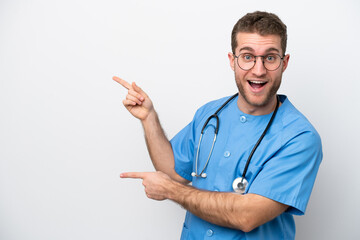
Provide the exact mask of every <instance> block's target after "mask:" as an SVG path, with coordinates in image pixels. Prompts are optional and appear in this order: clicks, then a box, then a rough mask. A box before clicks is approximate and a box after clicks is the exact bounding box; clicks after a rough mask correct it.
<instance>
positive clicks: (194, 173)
mask: <svg viewBox="0 0 360 240" xmlns="http://www.w3.org/2000/svg"><path fill="white" fill-rule="evenodd" d="M237 95H238V93H236V94H234V95H233V96H231V97H230V98H229V99H228V100H227V101H226V102H225V103H223V105H221V107H219V108H218V110H216V112H215V113H214V114H213V115H211V116H210V117H209V118H208V119H207V120H206V121H205V123H204V125H203V127H202V129H201V134H200V139H199V143H198V147H197V151H196V158H195V171H196V172H192V173H191V175H192V176H193V177H202V178H206V173H204V171H205V169H206V167H207V165H208V163H209V161H210V158H211V154H212V152H213V148H214V145H215V141H216V137H217V134H218V132H219V126H220V119H219V116H218V113H219V112H220V111H221V110H222V109H223V108H224V107H225V106H226V105H227V104H228V103H229V102H230V101H231V100H233V99H234V98H235V97H236V96H237ZM279 105H280V99H279V96H278V95H277V96H276V107H275V110H274V112H273V114H272V115H271V118H270V120H269V122H268V124H267V125H266V128H265V130H264V131H263V133H262V134H261V136H260V138H259V139H258V141H257V142H256V144H255V146H254V147H253V149H252V150H251V153H250V155H249V157H248V159H247V161H246V164H245V168H244V171H243V173H242V176H241V178H237V179H235V180H234V183H233V188H234V191H236V192H239V193H244V192H245V188H246V186H247V184H248V182H247V180H246V178H245V176H246V173H247V170H248V168H249V164H250V161H251V158H252V157H253V155H254V153H255V151H256V149H257V148H258V146H259V145H260V143H261V141H262V140H263V138H264V136H265V135H266V132H267V131H268V130H269V128H270V126H271V124H272V122H273V120H274V118H275V116H276V113H277V111H278V109H279ZM212 118H215V120H216V127H215V135H214V139H213V143H212V146H211V150H210V153H209V156H208V158H207V160H206V163H205V165H204V168H203V169H202V171H201V172H200V174H197V172H198V158H199V151H200V145H201V141H202V136H203V134H204V130H205V128H206V126H207V124H208V123H209V121H210V120H211V119H212ZM238 179H240V181H239V182H237V180H238ZM235 182H237V184H235ZM234 184H235V185H236V186H235V187H236V188H237V189H235V187H234ZM239 184H240V185H241V186H242V187H241V188H239V187H237V186H238V185H239Z"/></svg>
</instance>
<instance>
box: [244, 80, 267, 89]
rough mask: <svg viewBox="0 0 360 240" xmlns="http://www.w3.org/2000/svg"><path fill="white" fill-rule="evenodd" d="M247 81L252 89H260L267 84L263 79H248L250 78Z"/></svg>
mask: <svg viewBox="0 0 360 240" xmlns="http://www.w3.org/2000/svg"><path fill="white" fill-rule="evenodd" d="M248 83H249V84H250V86H251V87H252V88H253V89H261V88H262V87H264V86H265V85H266V84H267V82H264V81H250V80H248Z"/></svg>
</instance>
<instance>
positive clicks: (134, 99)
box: [112, 76, 154, 120]
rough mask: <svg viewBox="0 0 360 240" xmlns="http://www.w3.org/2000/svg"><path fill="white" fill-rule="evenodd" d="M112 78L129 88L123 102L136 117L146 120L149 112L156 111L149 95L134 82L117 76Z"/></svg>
mask: <svg viewBox="0 0 360 240" xmlns="http://www.w3.org/2000/svg"><path fill="white" fill-rule="evenodd" d="M112 79H113V80H114V81H116V82H118V83H120V84H121V85H122V86H123V87H124V88H126V89H127V90H128V94H127V95H126V99H124V100H123V104H124V106H125V107H126V109H127V110H128V111H129V112H130V113H131V114H132V115H133V116H134V117H136V118H138V119H140V120H145V119H146V118H147V117H148V116H149V114H150V113H151V112H152V111H154V106H153V104H152V102H151V100H150V98H149V96H148V95H147V94H146V93H145V92H144V91H143V90H142V89H141V88H140V87H139V86H137V85H136V84H135V83H134V82H133V83H132V84H130V83H128V82H127V81H125V80H123V79H121V78H119V77H116V76H114V77H113V78H112Z"/></svg>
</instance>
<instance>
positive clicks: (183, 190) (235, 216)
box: [169, 184, 248, 231]
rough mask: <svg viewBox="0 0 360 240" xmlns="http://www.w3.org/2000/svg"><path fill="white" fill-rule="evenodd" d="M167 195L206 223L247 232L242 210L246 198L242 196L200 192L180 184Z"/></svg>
mask: <svg viewBox="0 0 360 240" xmlns="http://www.w3.org/2000/svg"><path fill="white" fill-rule="evenodd" d="M169 193H170V194H169V199H170V200H173V201H174V202H177V203H178V204H180V205H181V206H183V207H184V208H185V209H187V210H188V211H190V212H191V213H193V214H194V215H196V216H198V217H200V218H202V219H204V220H206V221H208V222H211V223H214V224H217V225H220V226H224V227H229V228H235V229H240V230H243V231H246V230H247V227H248V224H247V222H246V214H247V213H246V209H243V208H242V205H244V203H245V201H246V198H244V196H243V195H237V194H234V193H224V192H211V191H202V190H198V189H196V188H193V187H190V186H184V185H182V184H176V185H174V186H173V187H172V190H170V191H169ZM242 201H243V202H242ZM241 210H242V211H241Z"/></svg>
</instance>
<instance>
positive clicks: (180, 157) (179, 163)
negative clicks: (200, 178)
mask: <svg viewBox="0 0 360 240" xmlns="http://www.w3.org/2000/svg"><path fill="white" fill-rule="evenodd" d="M194 135H195V132H194V120H193V121H192V122H190V123H189V124H188V125H187V126H186V127H184V128H183V129H182V130H181V131H180V132H179V133H178V134H176V135H175V137H174V138H173V139H171V141H170V143H171V147H172V150H173V153H174V159H175V171H176V172H177V174H179V175H180V176H181V177H183V178H185V179H186V180H188V181H192V176H191V172H192V169H193V158H194V142H195V141H194Z"/></svg>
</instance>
